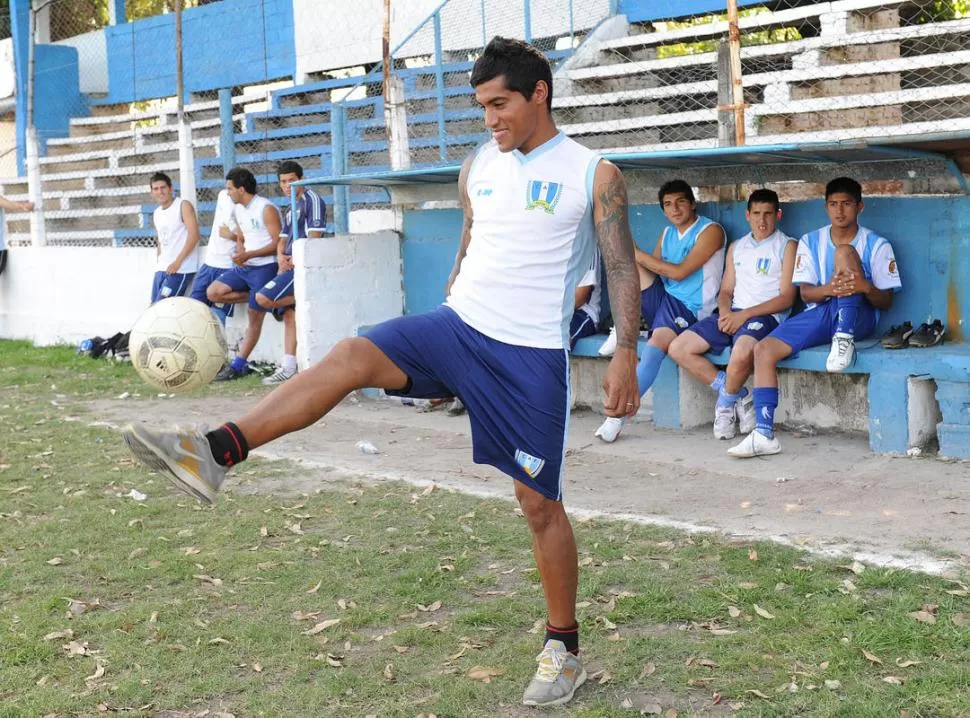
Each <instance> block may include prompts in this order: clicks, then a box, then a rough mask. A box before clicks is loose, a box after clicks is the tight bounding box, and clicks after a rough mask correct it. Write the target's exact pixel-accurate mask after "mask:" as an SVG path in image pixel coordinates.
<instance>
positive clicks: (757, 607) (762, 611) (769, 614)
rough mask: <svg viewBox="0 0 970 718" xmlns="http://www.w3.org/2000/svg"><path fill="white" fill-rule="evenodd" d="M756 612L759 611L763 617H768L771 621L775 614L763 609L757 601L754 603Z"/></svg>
mask: <svg viewBox="0 0 970 718" xmlns="http://www.w3.org/2000/svg"><path fill="white" fill-rule="evenodd" d="M754 612H755V613H757V614H758V615H759V616H761V617H762V618H764V619H767V620H769V621H770V620H773V619H774V615H773V614H771V613H769V612H768V611H766V610H765V609H763V608H762V607H761V606H759V605H758V604H757V603H755V604H754Z"/></svg>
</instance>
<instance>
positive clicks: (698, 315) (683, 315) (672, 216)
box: [595, 180, 724, 443]
mask: <svg viewBox="0 0 970 718" xmlns="http://www.w3.org/2000/svg"><path fill="white" fill-rule="evenodd" d="M657 198H658V200H659V201H660V206H661V208H662V209H663V212H664V216H666V218H667V219H668V220H669V221H670V225H669V226H667V227H664V230H663V231H662V232H661V233H660V238H659V239H658V240H657V246H656V247H655V248H654V250H653V254H647V253H646V252H643V251H641V250H639V249H637V250H636V258H637V269H638V270H639V274H640V288H641V290H642V291H641V292H640V310H641V312H642V313H643V319H644V321H645V322H646V323H647V326H648V327H649V328H650V339H649V340H648V341H647V345H646V346H645V347H644V349H643V354H642V355H641V356H640V363H639V364H638V365H637V382H638V384H639V387H640V394H641V395H643V394H646V393H647V390H648V389H649V388H650V387H651V386H653V382H654V380H655V379H656V378H657V374H658V373H659V372H660V365H661V364H662V363H663V360H664V357H665V356H667V349H668V348H669V347H670V343H671V342H672V341H673V340H674V339H675V338H676V337H677V335H679V334H680V333H681V332H683V331H684V330H685V329H687V328H688V327H690V326H692V325H693V324H694V323H695V322H696V321H697V320H698V319H704V318H705V317H707V316H709V315H710V314H711V313H712V312H713V311H714V309H715V307H716V306H717V293H718V288H719V287H720V285H721V275H722V273H723V271H724V230H723V229H721V225H719V224H717V223H716V222H713V221H711V220H710V219H708V218H707V217H701V216H700V215H698V214H697V203H696V202H695V200H694V191H693V190H692V189H691V187H690V185H689V184H687V183H686V182H685V181H684V180H670V181H669V182H665V183H664V184H663V185H662V186H661V187H660V191H659V192H658V193H657ZM612 341H613V335H612V334H611V335H610V338H609V339H608V340H607V345H611V344H612ZM610 351H612V346H606V347H604V348H601V349H600V354H604V355H605V354H608V353H609V352H610ZM622 429H623V419H622V418H619V417H613V416H609V417H607V418H606V420H605V421H604V422H603V423H602V424H601V425H600V427H599V428H598V429H597V430H596V433H595V435H596V436H598V437H599V438H600V439H602V440H603V441H605V442H607V443H612V442H614V441H616V438H617V437H618V436H619V435H620V431H621V430H622Z"/></svg>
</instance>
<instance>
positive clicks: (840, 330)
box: [728, 177, 902, 458]
mask: <svg viewBox="0 0 970 718" xmlns="http://www.w3.org/2000/svg"><path fill="white" fill-rule="evenodd" d="M863 208H864V205H863V203H862V187H861V186H860V185H859V183H858V182H856V181H855V180H854V179H850V178H848V177H839V178H837V179H834V180H832V181H831V182H829V183H828V185H826V187H825V212H826V213H827V214H828V216H829V219H830V220H831V221H832V224H830V225H828V226H827V227H822V228H821V229H818V230H815V231H814V232H809V233H808V234H806V235H805V236H804V237H802V238H801V239H800V240H799V242H798V254H797V256H796V258H795V273H794V276H793V279H792V281H793V282H794V284H796V285H797V286H798V287H799V290H800V291H801V295H802V300H803V301H804V302H805V304H806V308H805V311H804V312H802V313H801V314H798V315H796V316H794V317H791V318H790V319H787V320H785V321H784V322H782V323H781V325H780V326H779V327H778V328H777V329H775V330H774V331H773V332H772V333H771V334H769V335H768V336H767V337H765V338H764V339H762V340H761V341H760V342H758V345H757V346H756V347H755V350H754V409H755V414H756V421H757V424H756V426H755V430H754V431H752V432H751V433H750V434H748V436H747V437H746V438H745V439H744V441H742V442H741V443H740V444H738V445H737V446H735V447H733V448H731V449H729V450H728V454H730V455H731V456H736V457H738V458H749V457H752V456H767V455H770V454H777V453H779V452H780V451H781V444H780V443H779V442H778V439H776V438H775V409H776V408H777V407H778V368H777V367H778V362H780V361H781V360H782V359H785V358H786V357H790V356H791V357H793V356H797V355H798V352H800V351H801V350H802V349H806V348H808V347H815V346H819V345H823V344H828V343H830V342H831V350H830V351H829V355H828V359H827V360H826V362H825V368H826V369H828V370H829V371H830V372H839V371H843V370H845V369H847V368H848V367H850V366H851V365H852V362H853V360H854V359H855V338H856V337H858V338H860V339H865V338H866V337H868V336H869V335H870V334H872V332H873V331H875V329H876V324H877V323H878V322H879V312H880V310H884V309H889V308H890V307H891V306H892V303H893V293H894V292H896V291H898V290H899V289H900V288H901V287H902V283H901V282H900V281H899V270H898V268H897V267H896V257H895V255H894V253H893V248H892V245H890V244H889V242H888V241H887V240H886V239H885V238H884V237H880V236H879V235H878V234H876V233H875V232H873V231H872V230H871V229H866V228H865V227H861V226H859V223H858V217H859V214H860V213H861V212H862V210H863Z"/></svg>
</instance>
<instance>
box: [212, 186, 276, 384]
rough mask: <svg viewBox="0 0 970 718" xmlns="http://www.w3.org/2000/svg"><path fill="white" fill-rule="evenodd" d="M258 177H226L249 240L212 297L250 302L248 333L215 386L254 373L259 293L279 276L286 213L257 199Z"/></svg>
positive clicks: (260, 326) (242, 230)
mask: <svg viewBox="0 0 970 718" xmlns="http://www.w3.org/2000/svg"><path fill="white" fill-rule="evenodd" d="M256 190H257V187H256V178H255V177H254V176H253V173H252V172H250V171H249V170H248V169H246V168H245V167H234V168H233V169H231V170H229V173H228V174H227V175H226V193H227V194H228V195H229V198H230V199H231V200H232V201H233V203H234V204H235V207H234V210H233V216H234V217H235V220H236V224H237V225H239V232H240V233H241V234H242V236H243V246H242V251H237V252H236V253H235V254H234V255H233V257H232V263H233V264H234V265H235V266H234V267H232V268H231V269H228V270H226V271H225V272H223V273H222V274H220V275H219V278H218V279H217V280H216V281H214V282H213V283H212V284H210V285H209V288H208V289H207V290H206V296H207V297H208V299H209V301H210V302H212V303H213V304H226V303H230V304H241V303H243V302H248V303H249V311H248V312H247V314H246V319H247V325H246V334H245V335H244V336H243V340H242V342H241V343H240V344H239V350H238V351H237V352H236V356H234V357H233V359H232V361H231V362H229V363H228V364H226V366H224V367H223V368H222V371H220V372H219V373H218V374H217V375H216V378H215V379H214V381H230V380H232V379H238V378H239V377H242V376H246V375H247V374H249V373H251V372H252V369H250V368H249V355H250V353H251V352H252V351H253V348H254V347H255V346H256V342H258V341H259V335H260V334H262V331H263V320H264V319H265V318H266V311H265V310H264V309H263V308H262V307H260V306H259V304H258V303H257V302H256V292H257V291H259V289H260V288H262V287H263V286H265V285H266V283H267V282H268V281H270V280H271V279H273V277H275V276H276V272H277V265H276V249H277V247H278V246H279V243H280V229H281V227H282V224H281V221H280V211H279V210H278V209H277V208H276V205H274V204H273V203H272V202H270V201H269V200H268V199H266V198H265V197H262V196H260V195H258V194H256Z"/></svg>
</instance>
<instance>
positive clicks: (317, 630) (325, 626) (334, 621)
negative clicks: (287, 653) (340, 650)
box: [303, 618, 340, 636]
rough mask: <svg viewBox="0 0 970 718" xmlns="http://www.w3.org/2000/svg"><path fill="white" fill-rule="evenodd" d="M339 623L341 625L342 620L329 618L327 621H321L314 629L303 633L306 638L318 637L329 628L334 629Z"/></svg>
mask: <svg viewBox="0 0 970 718" xmlns="http://www.w3.org/2000/svg"><path fill="white" fill-rule="evenodd" d="M338 623H340V619H339V618H328V619H327V620H326V621H320V623H318V624H317V625H315V626H314V627H313V628H311V629H309V630H308V631H303V635H304V636H315V635H317V634H318V633H320V632H322V631H326V630H327V629H328V628H332V627H334V626H336V625H337V624H338Z"/></svg>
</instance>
